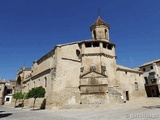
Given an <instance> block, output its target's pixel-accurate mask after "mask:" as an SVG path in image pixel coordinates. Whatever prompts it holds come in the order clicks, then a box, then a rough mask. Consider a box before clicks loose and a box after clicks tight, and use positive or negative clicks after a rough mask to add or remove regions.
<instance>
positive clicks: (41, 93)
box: [27, 86, 46, 109]
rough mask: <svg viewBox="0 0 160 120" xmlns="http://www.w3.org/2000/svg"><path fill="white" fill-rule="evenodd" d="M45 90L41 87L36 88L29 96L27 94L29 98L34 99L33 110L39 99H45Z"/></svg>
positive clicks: (30, 91)
mask: <svg viewBox="0 0 160 120" xmlns="http://www.w3.org/2000/svg"><path fill="white" fill-rule="evenodd" d="M45 93H46V91H45V89H44V88H43V87H42V86H40V87H36V88H32V89H31V90H29V92H28V94H27V98H34V103H33V109H34V106H35V101H36V99H37V98H43V97H44V96H45Z"/></svg>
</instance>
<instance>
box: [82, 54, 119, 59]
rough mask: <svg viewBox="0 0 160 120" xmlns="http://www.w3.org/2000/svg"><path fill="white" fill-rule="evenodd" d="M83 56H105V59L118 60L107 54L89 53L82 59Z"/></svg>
mask: <svg viewBox="0 0 160 120" xmlns="http://www.w3.org/2000/svg"><path fill="white" fill-rule="evenodd" d="M83 56H105V57H107V58H111V59H113V58H116V56H112V55H107V54H105V53H87V54H82V57H83Z"/></svg>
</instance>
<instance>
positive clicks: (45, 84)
mask: <svg viewBox="0 0 160 120" xmlns="http://www.w3.org/2000/svg"><path fill="white" fill-rule="evenodd" d="M44 86H45V87H47V77H45V78H44Z"/></svg>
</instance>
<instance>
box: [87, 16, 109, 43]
mask: <svg viewBox="0 0 160 120" xmlns="http://www.w3.org/2000/svg"><path fill="white" fill-rule="evenodd" d="M109 29H110V26H109V24H107V23H105V22H104V21H103V20H102V19H101V18H100V17H99V16H98V18H97V20H96V21H95V23H94V24H93V25H92V26H91V27H90V30H91V32H92V39H93V40H105V41H109Z"/></svg>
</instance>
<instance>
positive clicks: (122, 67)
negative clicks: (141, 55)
mask: <svg viewBox="0 0 160 120" xmlns="http://www.w3.org/2000/svg"><path fill="white" fill-rule="evenodd" d="M117 70H123V71H128V72H135V73H142V72H141V71H139V70H137V69H132V68H128V67H124V66H121V65H117Z"/></svg>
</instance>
